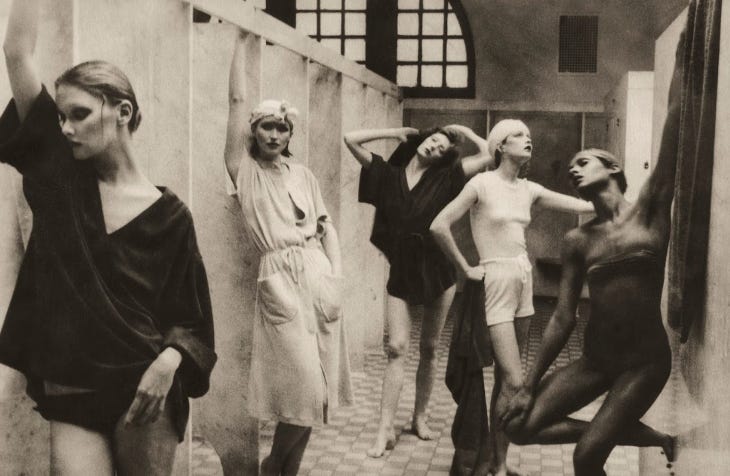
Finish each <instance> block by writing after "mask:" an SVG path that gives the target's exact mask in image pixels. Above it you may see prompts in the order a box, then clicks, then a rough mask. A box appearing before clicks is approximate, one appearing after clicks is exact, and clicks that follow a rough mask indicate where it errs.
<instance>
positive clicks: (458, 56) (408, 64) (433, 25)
mask: <svg viewBox="0 0 730 476" xmlns="http://www.w3.org/2000/svg"><path fill="white" fill-rule="evenodd" d="M417 3H421V5H416V4H417ZM398 6H399V8H400V9H401V10H404V9H405V10H406V11H399V12H398V32H397V45H396V47H397V54H396V64H397V83H398V85H399V86H402V87H415V88H434V89H444V88H458V89H465V88H468V87H470V78H469V74H470V70H471V67H470V65H469V63H468V55H467V48H466V42H465V39H464V35H463V32H462V28H461V25H460V23H459V20H458V18H457V16H456V13H454V10H453V7H452V6H451V4H450V3H449V2H448V1H446V0H414V1H409V0H399V2H398ZM414 81H415V83H416V84H414Z"/></svg>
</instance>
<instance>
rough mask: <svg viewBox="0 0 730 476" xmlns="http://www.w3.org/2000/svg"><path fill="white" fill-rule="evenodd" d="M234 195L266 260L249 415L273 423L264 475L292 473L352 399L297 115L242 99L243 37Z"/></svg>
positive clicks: (334, 246)
mask: <svg viewBox="0 0 730 476" xmlns="http://www.w3.org/2000/svg"><path fill="white" fill-rule="evenodd" d="M229 87H230V90H229V115H228V132H227V136H226V146H225V164H226V169H227V172H228V182H227V183H228V191H229V193H230V194H231V195H233V196H235V197H236V198H237V199H238V201H239V203H240V205H241V209H242V210H243V217H244V227H245V230H246V232H247V233H246V234H247V237H248V238H249V239H250V240H251V241H252V242H253V244H254V246H255V247H256V249H257V250H258V251H259V253H260V254H261V259H260V263H259V277H258V283H257V286H256V287H257V292H256V313H255V316H254V324H253V344H252V345H253V348H252V350H251V373H250V376H249V382H250V384H249V395H248V409H249V412H250V413H251V415H253V416H255V417H257V418H260V419H268V420H275V421H277V422H278V423H277V426H276V431H275V433H274V442H273V446H272V448H271V453H270V454H269V456H268V457H267V458H266V459H265V460H264V461H263V462H262V465H261V472H262V473H263V474H267V475H278V474H283V475H295V474H297V471H298V470H299V464H300V463H301V460H302V456H303V454H304V450H305V448H306V446H307V442H308V441H309V436H310V434H311V430H312V426H313V425H317V424H322V423H327V420H328V418H329V416H330V414H331V413H332V410H333V409H335V408H336V407H337V406H338V405H340V404H349V403H350V402H351V401H352V389H351V385H350V366H349V360H348V356H347V347H346V345H345V332H344V328H343V324H342V309H341V306H340V299H341V288H342V274H341V273H342V267H341V262H340V247H339V242H338V239H337V231H336V230H335V227H334V225H333V223H332V218H331V217H330V215H329V213H328V212H327V209H326V207H325V205H324V201H323V200H322V195H321V193H320V190H319V184H318V183H317V179H316V178H315V177H314V175H313V174H312V172H310V171H309V169H307V168H306V167H305V166H303V165H301V164H299V163H296V162H294V161H293V160H291V159H290V157H291V153H290V152H289V140H290V139H291V136H292V132H293V129H294V123H293V119H294V118H295V117H296V112H297V111H296V110H295V109H294V108H293V107H291V106H290V105H289V104H288V103H286V102H284V101H276V100H266V101H263V102H262V103H261V104H259V105H258V106H257V107H255V108H253V110H252V109H251V108H250V105H249V104H248V103H247V101H246V34H245V33H243V32H241V33H240V34H239V35H238V38H237V40H236V45H235V48H234V52H233V61H232V63H231V73H230V84H229Z"/></svg>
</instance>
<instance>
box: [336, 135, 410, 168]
mask: <svg viewBox="0 0 730 476" xmlns="http://www.w3.org/2000/svg"><path fill="white" fill-rule="evenodd" d="M413 134H418V129H414V128H413V127H397V128H394V129H362V130H358V131H352V132H348V133H347V134H345V137H344V141H345V145H346V146H347V148H348V149H350V152H352V155H353V156H355V159H357V161H358V162H360V165H362V166H363V167H365V168H367V167H370V162H372V160H373V153H372V152H370V151H369V150H367V149H366V148H365V147H363V144H364V143H366V142H370V141H374V140H379V139H397V140H399V141H400V142H406V141H407V140H408V136H410V135H413Z"/></svg>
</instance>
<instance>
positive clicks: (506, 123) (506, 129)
mask: <svg viewBox="0 0 730 476" xmlns="http://www.w3.org/2000/svg"><path fill="white" fill-rule="evenodd" d="M521 129H527V130H528V131H529V130H530V128H529V127H527V125H526V124H525V123H524V122H522V121H520V120H519V119H503V120H501V121H499V122H498V123H496V124H495V125H494V127H492V130H491V131H489V135H488V136H487V147H488V149H489V155H491V156H492V158H493V159H494V162H495V166H497V167H499V163H500V162H501V161H502V153H501V152H500V151H499V145H500V144H501V143H503V142H504V140H505V139H506V138H507V137H509V136H510V135H511V134H514V133H515V132H516V131H519V130H521Z"/></svg>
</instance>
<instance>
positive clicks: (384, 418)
mask: <svg viewBox="0 0 730 476" xmlns="http://www.w3.org/2000/svg"><path fill="white" fill-rule="evenodd" d="M386 302H387V304H386V319H387V320H388V343H387V345H386V353H387V355H388V364H387V366H386V367H385V376H384V377H383V394H382V397H381V400H380V425H379V427H378V435H377V436H376V437H375V442H374V443H373V446H372V447H371V448H370V449H369V450H368V456H370V457H372V458H379V457H381V456H383V453H385V450H386V449H390V448H392V447H393V445H395V428H394V427H393V420H394V419H395V411H396V408H397V407H398V398H399V397H400V392H401V388H403V378H404V373H405V361H406V358H407V357H408V344H409V339H410V333H411V315H410V310H409V308H408V306H407V305H406V302H405V301H403V300H402V299H399V298H397V297H393V296H391V295H388V296H387V301H386Z"/></svg>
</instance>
